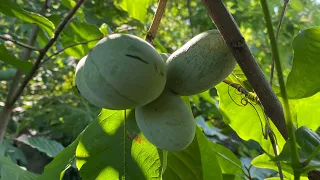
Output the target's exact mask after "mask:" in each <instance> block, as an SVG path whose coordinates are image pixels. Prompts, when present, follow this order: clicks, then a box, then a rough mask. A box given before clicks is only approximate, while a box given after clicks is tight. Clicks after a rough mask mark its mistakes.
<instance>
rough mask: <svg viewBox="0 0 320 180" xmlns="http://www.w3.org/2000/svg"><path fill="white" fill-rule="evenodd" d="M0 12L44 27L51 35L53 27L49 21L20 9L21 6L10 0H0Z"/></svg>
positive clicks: (51, 35)
mask: <svg viewBox="0 0 320 180" xmlns="http://www.w3.org/2000/svg"><path fill="white" fill-rule="evenodd" d="M0 12H1V13H3V14H5V15H7V16H12V17H17V18H19V19H21V20H22V21H25V22H27V23H35V24H37V25H39V27H41V28H42V29H44V30H45V31H46V32H47V33H48V35H49V36H50V37H53V33H54V29H55V27H54V25H53V23H52V22H51V21H49V20H48V19H47V18H45V17H43V16H41V15H40V14H37V13H33V12H28V11H25V10H23V9H21V7H20V6H19V5H18V4H16V3H15V2H13V1H12V0H1V3H0Z"/></svg>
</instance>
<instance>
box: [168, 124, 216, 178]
mask: <svg viewBox="0 0 320 180" xmlns="http://www.w3.org/2000/svg"><path fill="white" fill-rule="evenodd" d="M211 144H212V142H210V141H209V140H208V139H207V138H206V137H205V136H204V135H203V133H202V132H201V130H200V129H199V128H197V133H196V137H195V138H194V140H193V142H192V144H191V145H190V146H189V147H188V148H187V149H185V150H183V151H180V152H170V153H168V163H167V168H166V171H165V173H164V174H163V179H165V180H175V179H183V180H210V179H215V180H219V179H221V180H222V172H221V168H220V165H219V161H218V159H217V157H216V153H215V151H214V150H213V148H214V147H213V146H211Z"/></svg>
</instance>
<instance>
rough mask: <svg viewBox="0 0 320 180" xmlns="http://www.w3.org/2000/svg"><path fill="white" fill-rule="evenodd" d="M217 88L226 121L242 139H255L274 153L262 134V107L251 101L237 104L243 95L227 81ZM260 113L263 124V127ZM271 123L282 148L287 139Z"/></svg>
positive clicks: (265, 148) (269, 151)
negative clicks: (245, 103) (244, 104)
mask: <svg viewBox="0 0 320 180" xmlns="http://www.w3.org/2000/svg"><path fill="white" fill-rule="evenodd" d="M216 88H217V90H218V94H219V97H220V104H219V109H220V111H221V113H222V114H223V120H224V122H225V123H226V124H228V125H229V126H230V127H231V128H232V129H234V130H235V131H236V132H237V134H238V136H239V137H240V138H241V139H243V140H250V139H252V140H255V141H257V142H258V143H259V144H260V146H261V147H262V148H263V149H264V150H265V151H266V152H268V153H269V154H273V149H272V145H271V143H270V141H269V140H266V139H264V136H263V134H262V128H264V126H265V118H264V115H263V112H262V109H261V108H260V107H259V106H258V105H255V104H254V103H253V104H252V106H251V104H249V103H248V104H247V105H246V106H240V105H237V104H236V103H238V104H241V97H242V96H240V95H239V94H238V93H239V92H237V91H236V90H235V89H234V88H232V87H228V85H227V84H225V83H220V84H218V85H217V86H216ZM229 94H230V95H229ZM231 97H232V98H231ZM233 100H234V101H235V102H234V101H233ZM255 109H256V110H255ZM258 113H259V116H260V118H261V121H262V124H263V125H262V127H261V122H260V119H259V116H258ZM270 124H271V128H272V130H273V131H274V133H275V135H276V137H277V142H278V146H279V148H280V149H281V148H282V147H283V145H284V143H285V141H284V139H283V137H282V136H281V134H280V133H279V131H278V130H277V128H276V127H275V126H274V124H273V123H272V122H271V121H270Z"/></svg>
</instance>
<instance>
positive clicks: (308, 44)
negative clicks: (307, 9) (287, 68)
mask: <svg viewBox="0 0 320 180" xmlns="http://www.w3.org/2000/svg"><path fill="white" fill-rule="evenodd" d="M292 45H293V50H294V57H293V67H292V70H291V72H290V73H289V75H288V80H287V85H286V89H287V92H288V97H289V98H304V97H308V96H312V95H314V94H315V93H317V92H318V91H319V90H320V79H319V73H320V70H319V69H320V27H316V28H311V29H306V30H302V31H300V32H299V34H298V35H297V36H296V37H295V38H294V40H293V44H292Z"/></svg>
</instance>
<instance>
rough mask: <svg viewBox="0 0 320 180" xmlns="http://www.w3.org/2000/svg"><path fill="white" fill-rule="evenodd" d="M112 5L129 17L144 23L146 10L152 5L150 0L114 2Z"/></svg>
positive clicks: (121, 0)
mask: <svg viewBox="0 0 320 180" xmlns="http://www.w3.org/2000/svg"><path fill="white" fill-rule="evenodd" d="M114 3H115V5H117V6H119V7H121V9H123V10H124V11H127V12H128V13H129V15H130V17H132V18H135V19H137V20H139V21H140V22H142V23H145V21H146V18H147V16H146V15H147V9H148V7H149V5H150V4H151V3H152V0H115V1H114Z"/></svg>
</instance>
